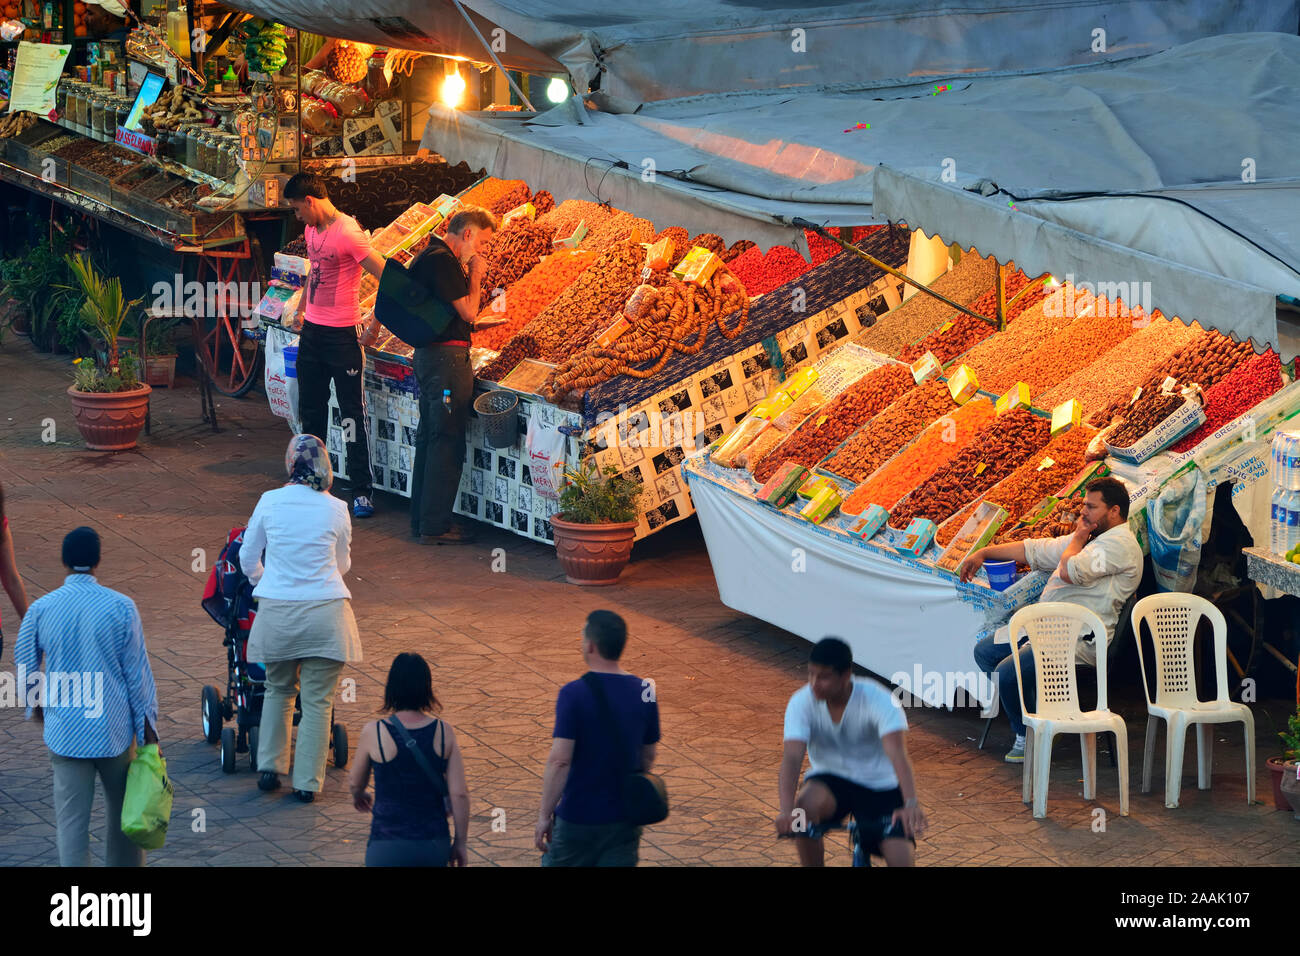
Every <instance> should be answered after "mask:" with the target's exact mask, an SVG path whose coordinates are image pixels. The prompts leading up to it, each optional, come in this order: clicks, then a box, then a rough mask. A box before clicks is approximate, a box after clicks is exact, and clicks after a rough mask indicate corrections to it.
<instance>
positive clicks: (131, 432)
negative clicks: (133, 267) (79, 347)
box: [67, 255, 153, 451]
mask: <svg viewBox="0 0 1300 956" xmlns="http://www.w3.org/2000/svg"><path fill="white" fill-rule="evenodd" d="M67 261H68V267H69V268H70V269H71V270H72V276H73V278H74V279H75V280H76V283H77V285H76V286H75V287H67V288H70V289H71V291H73V292H80V293H81V294H82V295H83V296H84V297H85V298H84V299H83V300H82V302H81V320H82V321H83V322H84V323H86V324H87V325H89V326H91V327H92V328H94V329H95V330H96V331H97V332H98V333H99V334H100V336H102V337H103V340H104V342H105V343H106V344H107V346H108V354H107V356H106V358H105V361H104V362H103V363H102V364H101V363H100V362H99V360H98V358H79V359H77V360H76V361H75V362H74V363H73V364H74V366H75V368H76V372H75V375H76V381H75V382H74V383H73V384H72V385H71V386H70V387H69V388H68V397H69V398H71V399H72V411H73V415H74V416H75V418H76V421H77V430H78V431H80V432H81V437H82V438H84V439H85V440H86V447H87V448H93V449H95V450H96V451H120V450H122V449H125V448H134V447H135V443H136V439H137V438H139V436H140V429H142V428H143V427H144V420H145V416H146V415H147V414H148V412H149V393H150V392H152V391H153V389H152V388H150V387H149V386H148V385H145V384H143V383H141V382H140V379H139V375H138V369H137V366H136V360H135V356H134V355H133V354H131V353H130V352H127V353H125V354H122V355H119V354H118V348H117V334H118V332H120V331H121V329H122V323H123V322H124V321H125V320H126V317H127V314H128V313H129V312H130V311H131V309H132V308H133V307H135V306H136V305H138V304H139V303H140V301H141V300H139V299H132V300H131V301H130V302H126V301H124V300H123V298H122V282H121V280H120V279H118V278H112V279H109V278H106V277H105V276H104V275H103V274H101V273H100V272H99V271H98V270H97V269H95V267H94V266H93V265H91V263H90V260H89V259H87V258H85V257H84V256H81V255H76V256H69V257H68V260H67Z"/></svg>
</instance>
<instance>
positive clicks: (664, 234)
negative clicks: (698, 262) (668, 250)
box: [650, 226, 691, 265]
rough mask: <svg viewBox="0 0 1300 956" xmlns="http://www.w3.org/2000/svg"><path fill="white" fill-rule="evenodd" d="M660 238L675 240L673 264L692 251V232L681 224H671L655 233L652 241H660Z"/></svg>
mask: <svg viewBox="0 0 1300 956" xmlns="http://www.w3.org/2000/svg"><path fill="white" fill-rule="evenodd" d="M660 239H671V240H672V242H673V254H672V264H673V265H677V263H679V262H681V261H682V260H683V259H684V258H686V253H688V252H690V251H691V234H690V233H689V232H687V231H686V230H685V229H683V228H682V227H681V226H669V227H667V228H666V229H663V230H662V231H660V232H659V233H657V234H656V235H655V237H654V238H653V239H651V240H650V241H651V242H652V243H655V242H658V241H659V240H660Z"/></svg>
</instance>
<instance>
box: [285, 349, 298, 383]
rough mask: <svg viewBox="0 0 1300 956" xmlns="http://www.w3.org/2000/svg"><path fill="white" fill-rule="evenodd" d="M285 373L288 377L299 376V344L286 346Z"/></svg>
mask: <svg viewBox="0 0 1300 956" xmlns="http://www.w3.org/2000/svg"><path fill="white" fill-rule="evenodd" d="M284 374H285V376H287V377H288V378H297V377H298V346H296V345H286V346H285V347H284Z"/></svg>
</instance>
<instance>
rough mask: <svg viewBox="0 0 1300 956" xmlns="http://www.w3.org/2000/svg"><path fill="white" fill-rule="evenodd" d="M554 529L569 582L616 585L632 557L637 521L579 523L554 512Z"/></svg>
mask: <svg viewBox="0 0 1300 956" xmlns="http://www.w3.org/2000/svg"><path fill="white" fill-rule="evenodd" d="M551 530H552V531H554V532H555V556H556V557H557V558H559V559H560V567H562V568H563V569H564V578H565V580H566V581H568V582H569V583H570V584H581V585H587V586H592V585H605V584H614V583H615V582H617V581H618V576H619V575H620V574H622V573H623V568H624V567H625V566H626V565H627V562H628V560H629V559H630V558H631V557H632V537H633V535H634V534H635V532H636V522H635V521H623V522H619V523H618V524H578V523H577V522H576V521H566V520H564V518H562V517H561V516H560V515H554V516H553V517H552V518H551Z"/></svg>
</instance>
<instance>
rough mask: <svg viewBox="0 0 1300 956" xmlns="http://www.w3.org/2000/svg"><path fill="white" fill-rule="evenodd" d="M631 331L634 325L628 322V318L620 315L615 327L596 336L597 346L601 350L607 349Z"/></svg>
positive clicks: (615, 321) (612, 326)
mask: <svg viewBox="0 0 1300 956" xmlns="http://www.w3.org/2000/svg"><path fill="white" fill-rule="evenodd" d="M631 329H632V323H631V322H630V321H628V318H627V316H625V315H620V316H619V317H618V318H617V319H615V320H614V324H613V325H611V326H610V327H609V328H607V329H606V330H605V331H604V332H601V333H600V334H599V335H597V336H596V345H597V346H599V347H600V348H603V349H607V348H609V347H610V346H611V345H613V344H614V343H615V342H617V341H618V340H619V339H620V338H622V337H623V336H624V335H626V334H627V333H628V332H629V331H631Z"/></svg>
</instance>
